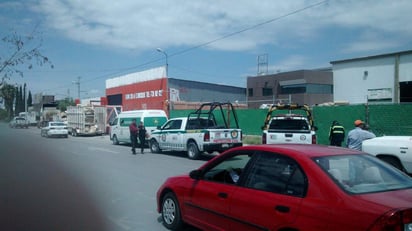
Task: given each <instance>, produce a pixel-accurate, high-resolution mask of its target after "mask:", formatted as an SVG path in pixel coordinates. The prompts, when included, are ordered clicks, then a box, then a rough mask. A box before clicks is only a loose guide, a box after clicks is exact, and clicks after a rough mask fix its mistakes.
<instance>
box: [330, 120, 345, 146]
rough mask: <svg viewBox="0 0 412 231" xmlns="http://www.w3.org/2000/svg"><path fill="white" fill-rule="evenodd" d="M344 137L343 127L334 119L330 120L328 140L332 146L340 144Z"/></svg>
mask: <svg viewBox="0 0 412 231" xmlns="http://www.w3.org/2000/svg"><path fill="white" fill-rule="evenodd" d="M344 139H345V128H344V127H343V126H342V125H340V123H339V122H338V121H336V120H334V121H333V122H332V125H331V126H330V129H329V141H330V145H332V146H339V147H340V146H342V142H343V140H344Z"/></svg>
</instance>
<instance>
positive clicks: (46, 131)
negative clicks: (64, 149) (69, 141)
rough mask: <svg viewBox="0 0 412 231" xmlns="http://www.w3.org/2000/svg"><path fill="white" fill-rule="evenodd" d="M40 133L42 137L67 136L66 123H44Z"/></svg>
mask: <svg viewBox="0 0 412 231" xmlns="http://www.w3.org/2000/svg"><path fill="white" fill-rule="evenodd" d="M40 135H41V136H43V137H64V138H67V137H68V136H69V131H68V130H67V125H66V124H65V123H64V122H56V121H50V122H47V123H45V124H44V127H42V128H41V130H40Z"/></svg>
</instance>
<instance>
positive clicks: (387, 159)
mask: <svg viewBox="0 0 412 231" xmlns="http://www.w3.org/2000/svg"><path fill="white" fill-rule="evenodd" d="M379 159H381V160H383V161H385V162H386V163H388V164H390V165H392V166H394V167H395V168H397V169H399V170H401V171H402V172H405V173H407V172H406V170H405V168H404V167H403V166H402V164H401V162H400V161H399V160H398V159H397V158H395V157H391V156H381V157H379Z"/></svg>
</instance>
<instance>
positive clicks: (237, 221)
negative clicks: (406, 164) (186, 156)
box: [157, 144, 412, 231]
mask: <svg viewBox="0 0 412 231" xmlns="http://www.w3.org/2000/svg"><path fill="white" fill-rule="evenodd" d="M157 211H158V212H159V213H161V217H162V220H163V224H164V225H165V226H166V228H168V229H171V230H179V229H180V228H181V227H182V226H184V225H185V224H190V225H192V226H195V227H197V228H200V229H202V230H237V231H238V230H240V231H241V230H334V231H347V230H351V231H357V230H359V231H361V230H362V231H365V230H371V231H372V230H373V231H375V230H411V228H412V178H410V177H409V176H407V175H406V174H404V173H403V172H401V171H399V170H398V169H396V168H394V167H393V166H391V165H389V164H387V163H385V162H383V161H381V160H379V159H378V158H376V157H374V156H372V155H370V154H367V153H363V152H359V151H355V150H350V149H347V148H341V147H332V146H321V145H316V144H277V145H249V146H243V147H238V148H233V149H230V150H228V151H226V152H224V153H222V154H221V155H219V156H216V157H214V158H213V159H211V160H210V161H208V162H207V163H205V164H204V165H202V166H201V167H200V168H199V169H196V170H193V171H191V172H190V174H186V175H182V176H176V177H170V178H168V179H167V180H166V182H165V183H164V184H163V185H161V186H160V188H159V189H158V192H157Z"/></svg>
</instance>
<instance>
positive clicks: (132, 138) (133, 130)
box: [129, 119, 138, 154]
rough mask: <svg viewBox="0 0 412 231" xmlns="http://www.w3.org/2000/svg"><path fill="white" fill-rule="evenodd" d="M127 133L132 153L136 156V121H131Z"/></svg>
mask: <svg viewBox="0 0 412 231" xmlns="http://www.w3.org/2000/svg"><path fill="white" fill-rule="evenodd" d="M129 131H130V141H131V142H132V153H133V154H136V146H137V133H138V128H137V125H136V119H132V123H131V124H130V125H129Z"/></svg>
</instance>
